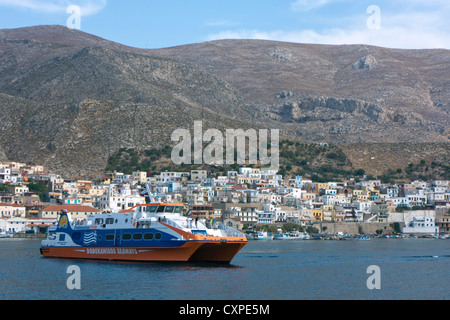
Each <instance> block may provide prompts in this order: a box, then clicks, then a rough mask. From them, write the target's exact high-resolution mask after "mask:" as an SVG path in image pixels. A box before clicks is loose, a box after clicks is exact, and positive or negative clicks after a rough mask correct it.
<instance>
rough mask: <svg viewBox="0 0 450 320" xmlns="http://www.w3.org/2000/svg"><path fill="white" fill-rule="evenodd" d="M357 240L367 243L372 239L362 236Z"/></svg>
mask: <svg viewBox="0 0 450 320" xmlns="http://www.w3.org/2000/svg"><path fill="white" fill-rule="evenodd" d="M356 240H363V241H367V240H370V237H369V236H360V237H357V238H356Z"/></svg>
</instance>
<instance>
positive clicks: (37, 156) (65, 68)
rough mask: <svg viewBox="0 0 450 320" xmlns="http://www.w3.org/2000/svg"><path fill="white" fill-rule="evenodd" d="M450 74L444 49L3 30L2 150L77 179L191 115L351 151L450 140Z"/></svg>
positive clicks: (164, 137)
mask: <svg viewBox="0 0 450 320" xmlns="http://www.w3.org/2000/svg"><path fill="white" fill-rule="evenodd" d="M449 72H450V51H449V50H445V49H424V50H402V49H388V48H381V47H374V46H366V45H343V46H336V45H316V44H296V43H288V42H275V41H266V40H217V41H208V42H202V43H197V44H191V45H183V46H174V47H170V48H162V49H139V48H133V47H128V46H125V45H122V44H119V43H116V42H112V41H109V40H105V39H102V38H100V37H97V36H94V35H90V34H88V33H84V32H81V31H77V30H70V29H68V28H66V27H63V26H36V27H27V28H19V29H2V30H0V120H1V122H2V123H4V124H5V125H4V126H3V127H2V128H0V138H1V141H2V142H1V143H0V156H2V157H3V158H5V157H6V158H8V159H11V160H20V161H33V162H39V161H41V162H44V164H45V165H47V166H48V167H49V168H51V169H55V170H63V171H67V172H70V173H72V172H75V173H78V174H80V175H84V174H89V173H90V172H99V171H101V170H102V168H105V167H106V162H107V159H108V157H109V156H111V155H112V154H114V152H116V151H117V150H118V149H119V148H123V147H136V148H150V147H155V146H158V145H159V146H161V145H165V144H168V143H170V135H171V133H172V132H173V130H174V129H175V128H180V127H181V128H192V126H193V121H195V120H203V121H204V122H205V124H204V129H206V128H217V129H219V130H225V129H226V128H244V129H245V128H255V129H257V128H278V129H280V130H281V133H282V135H283V136H284V137H289V138H292V139H294V140H299V141H305V142H315V143H319V142H327V143H332V144H345V145H347V146H352V147H353V148H357V145H358V144H365V143H372V144H374V148H376V144H377V143H392V144H398V143H409V142H414V143H418V144H420V143H425V144H430V143H440V144H442V143H444V145H445V143H448V141H449V140H448V136H449V135H450V133H449V126H448V123H449V122H450V121H449V120H450V119H449V114H450V108H449V102H450V79H449V78H448V76H447V75H448V74H449ZM111 126H112V127H111ZM130 128H131V129H130ZM130 130H131V131H130ZM385 148H386V147H385V146H384V147H383V150H384V149H385ZM393 150H395V148H393ZM417 150H418V152H420V148H418V149H417ZM427 150H428V149H427ZM440 150H441V149H440ZM440 152H441V151H440ZM355 154H357V153H355ZM439 156H440V157H442V152H441V154H440V155H439ZM355 160H356V161H357V159H355ZM83 162H84V164H83Z"/></svg>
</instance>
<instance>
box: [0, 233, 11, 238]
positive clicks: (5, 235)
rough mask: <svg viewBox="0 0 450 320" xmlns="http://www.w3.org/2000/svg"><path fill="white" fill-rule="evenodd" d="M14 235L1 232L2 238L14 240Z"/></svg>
mask: <svg viewBox="0 0 450 320" xmlns="http://www.w3.org/2000/svg"><path fill="white" fill-rule="evenodd" d="M12 237H13V235H12V234H11V233H8V232H0V238H12Z"/></svg>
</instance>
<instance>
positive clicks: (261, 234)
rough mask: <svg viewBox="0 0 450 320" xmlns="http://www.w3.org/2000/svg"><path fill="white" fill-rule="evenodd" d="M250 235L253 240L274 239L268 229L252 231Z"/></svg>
mask: <svg viewBox="0 0 450 320" xmlns="http://www.w3.org/2000/svg"><path fill="white" fill-rule="evenodd" d="M248 235H249V239H251V240H273V234H271V233H269V232H267V231H252V232H248Z"/></svg>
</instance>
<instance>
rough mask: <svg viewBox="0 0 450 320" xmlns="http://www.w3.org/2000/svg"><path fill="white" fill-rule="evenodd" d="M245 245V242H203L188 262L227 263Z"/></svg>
mask: <svg viewBox="0 0 450 320" xmlns="http://www.w3.org/2000/svg"><path fill="white" fill-rule="evenodd" d="M246 243H247V242H245V241H236V242H230V241H227V242H221V241H211V242H205V243H204V244H203V245H202V246H201V247H200V248H198V249H197V251H195V252H194V254H193V255H192V256H191V258H190V259H189V261H204V262H222V263H229V262H230V261H231V260H232V259H233V258H234V256H235V255H236V254H237V253H238V252H239V251H240V250H241V249H242V247H243V246H245V244H246Z"/></svg>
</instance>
